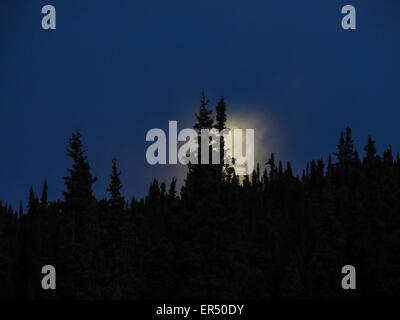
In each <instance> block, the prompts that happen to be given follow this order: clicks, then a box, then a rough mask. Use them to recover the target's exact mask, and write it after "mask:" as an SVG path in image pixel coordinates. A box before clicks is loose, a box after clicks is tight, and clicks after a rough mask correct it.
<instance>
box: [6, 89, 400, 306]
mask: <svg viewBox="0 0 400 320" xmlns="http://www.w3.org/2000/svg"><path fill="white" fill-rule="evenodd" d="M208 105H209V101H208V100H207V99H205V98H204V96H203V98H202V99H201V105H200V110H199V113H198V114H197V115H196V123H195V125H194V128H195V129H196V130H198V131H200V130H201V129H211V128H217V129H219V130H222V129H224V128H225V126H226V120H227V115H226V105H225V102H224V100H223V98H221V100H220V101H219V102H218V104H217V106H216V108H215V113H216V115H215V117H213V114H212V110H211V109H209V107H208ZM220 147H221V148H223V142H222V143H221V146H220ZM364 151H365V152H364V156H363V158H362V159H361V158H360V157H359V153H358V152H357V150H356V149H355V147H354V141H353V138H352V133H351V129H350V128H349V127H347V128H346V129H345V131H344V132H342V133H341V135H340V138H339V143H338V145H337V150H336V152H335V153H334V154H333V156H334V157H333V158H334V159H332V158H331V156H329V158H328V161H327V163H324V161H323V160H322V159H319V160H312V161H310V162H309V164H307V167H306V168H305V169H304V171H303V172H302V174H301V175H300V176H297V175H294V174H293V172H292V168H291V165H290V163H287V164H282V162H281V161H277V160H276V159H275V157H274V154H271V155H269V156H267V155H266V158H267V157H268V160H267V162H266V168H265V170H263V171H260V168H259V166H257V169H256V170H255V171H254V172H253V173H252V174H251V175H250V176H245V177H244V179H243V181H239V178H238V176H237V175H235V171H234V169H233V168H232V167H231V166H229V165H225V164H220V165H203V164H199V165H189V166H188V174H187V176H186V179H185V182H184V185H183V187H182V189H181V191H180V193H179V192H178V190H177V189H176V180H175V179H173V180H172V181H171V182H170V183H169V185H168V186H167V184H166V183H164V182H162V183H160V182H159V181H157V180H156V179H155V180H154V181H153V183H152V184H151V185H150V188H149V191H148V194H147V195H146V196H145V197H144V198H142V199H135V198H132V199H125V198H124V197H123V196H122V195H121V189H122V185H121V180H120V174H121V172H120V171H119V169H118V167H117V161H116V160H113V162H112V164H111V177H110V182H109V186H108V187H107V189H106V190H107V192H108V194H109V196H108V197H107V198H104V199H96V197H95V196H94V194H93V191H92V185H93V183H95V181H96V177H94V176H93V175H92V174H91V169H90V164H89V161H88V158H87V156H86V153H85V149H84V146H83V143H82V135H81V133H80V132H79V131H77V132H75V133H73V134H72V136H71V138H70V141H69V146H68V148H67V155H68V157H70V158H71V159H72V167H71V168H70V169H69V171H68V175H67V176H66V177H65V178H64V179H65V192H63V198H62V199H60V200H57V201H48V197H47V191H48V188H47V183H46V181H45V182H44V185H43V190H42V191H41V193H40V194H37V193H35V192H34V190H33V189H32V187H31V189H30V192H29V203H28V205H27V208H26V209H24V208H23V207H22V205H20V207H19V209H18V210H15V208H12V206H11V205H7V204H6V203H1V202H0V299H50V300H53V299H139V300H141V299H202V298H203V299H205V298H206V299H257V300H259V299H352V298H388V297H390V298H393V297H399V295H400V294H399V288H400V243H399V242H400V210H399V209H400V157H399V154H398V153H397V154H396V155H395V156H394V155H393V152H392V148H391V147H390V146H389V147H388V148H387V149H386V150H385V151H384V152H383V154H382V155H378V154H377V152H376V149H375V142H374V140H373V139H372V138H371V137H368V142H367V144H366V146H365V148H364ZM199 152H201V150H200V151H199ZM210 154H211V153H210ZM221 154H223V153H221ZM49 264H50V265H54V266H55V268H56V271H57V289H56V290H43V289H42V287H41V279H42V277H43V275H42V274H41V268H42V266H44V265H49ZM348 264H350V265H353V266H354V267H355V268H356V270H357V289H356V290H347V291H345V290H343V289H342V287H341V279H342V277H343V276H344V275H342V274H341V270H342V267H343V266H344V265H348Z"/></svg>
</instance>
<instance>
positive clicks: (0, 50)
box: [0, 0, 400, 205]
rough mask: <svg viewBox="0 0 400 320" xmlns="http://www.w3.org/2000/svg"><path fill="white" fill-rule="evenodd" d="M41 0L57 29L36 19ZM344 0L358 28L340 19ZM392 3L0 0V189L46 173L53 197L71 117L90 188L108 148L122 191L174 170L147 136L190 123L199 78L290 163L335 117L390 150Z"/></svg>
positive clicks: (396, 46) (20, 192) (100, 192)
mask: <svg viewBox="0 0 400 320" xmlns="http://www.w3.org/2000/svg"><path fill="white" fill-rule="evenodd" d="M46 4H51V5H54V6H55V7H56V10H57V29H56V30H43V29H42V28H41V19H42V17H43V15H42V14H41V8H42V6H44V5H46ZM346 4H352V5H354V6H355V7H356V10H357V30H347V31H345V30H343V29H342V28H341V19H342V17H343V15H342V14H341V8H342V6H344V5H346ZM399 13H400V2H399V1H394V0H373V1H368V0H363V1H356V0H349V1H347V0H346V1H338V0H324V1H321V0H313V1H312V0H304V1H297V0H292V1H284V0H283V1H266V0H262V1H252V0H248V1H237V0H202V1H188V0H182V1H173V0H171V1H166V0H159V1H154V0H146V1H144V0H118V1H110V0H93V1H89V0H69V1H65V0H63V1H62V0H46V1H38V0H29V1H28V0H1V1H0V146H1V157H0V199H1V200H2V201H3V202H11V203H12V204H14V205H15V204H18V202H19V200H23V201H24V203H26V200H27V197H28V190H29V187H30V185H33V186H34V188H35V191H37V192H41V187H42V184H43V180H44V179H45V178H46V179H47V180H48V183H49V196H50V199H57V198H60V197H61V192H62V190H64V181H63V176H65V175H67V169H68V168H69V167H70V165H71V161H70V159H68V158H67V157H66V152H65V148H66V146H67V143H68V138H69V136H70V135H71V133H72V132H73V131H74V130H76V129H78V128H79V129H80V130H81V131H82V133H83V135H84V143H85V147H86V148H87V149H88V156H89V161H90V163H91V165H92V171H93V173H94V174H95V175H97V176H98V178H99V180H98V182H96V183H95V185H94V188H95V192H96V195H97V196H99V197H103V196H105V191H104V190H105V189H106V187H107V183H108V178H109V174H110V169H111V159H112V158H113V157H114V156H115V157H117V159H118V161H119V165H120V168H121V170H122V173H123V175H122V181H123V184H124V194H125V195H126V196H128V197H131V196H132V195H135V197H137V198H139V197H142V196H144V195H145V193H146V192H147V190H148V186H149V183H150V182H151V180H152V179H153V178H154V177H157V178H159V179H160V180H166V181H167V182H168V183H169V181H170V179H171V177H172V176H174V175H178V176H180V179H182V177H183V174H182V172H183V171H182V168H177V167H176V166H155V167H153V166H150V165H148V164H147V163H146V158H145V154H146V148H147V146H148V145H149V143H147V142H146V141H145V136H146V132H147V131H148V130H150V129H152V128H163V129H166V128H167V127H168V121H169V120H178V125H179V129H182V128H185V127H191V126H192V125H193V122H194V113H195V112H197V111H198V106H199V100H200V93H201V90H202V88H204V90H205V92H206V95H207V96H208V97H209V98H210V100H211V106H212V107H214V106H215V104H216V102H217V100H218V99H219V97H220V96H221V95H224V96H225V100H226V102H227V108H228V115H229V114H230V113H231V112H232V113H233V114H236V115H238V116H237V117H239V118H240V117H248V118H251V119H257V121H258V122H257V126H256V128H255V129H256V136H257V130H258V131H259V132H264V133H263V137H262V139H261V140H262V141H263V143H262V144H260V143H259V144H258V145H256V148H257V150H258V152H259V153H262V154H263V158H265V159H266V158H267V155H268V154H269V153H270V152H275V153H276V154H277V157H278V158H279V159H282V160H283V161H288V160H290V161H291V162H292V165H293V167H294V169H295V172H297V173H300V172H301V169H302V168H303V167H304V166H305V164H306V162H307V161H308V160H311V159H314V158H320V157H321V156H323V157H324V158H325V159H326V157H327V156H328V154H329V153H332V152H334V151H335V148H336V145H337V142H338V137H339V133H340V131H341V130H343V129H344V128H345V126H346V125H350V126H351V127H352V129H353V132H354V137H355V139H356V142H357V143H356V145H357V147H358V149H359V150H361V149H362V146H363V145H364V144H365V143H366V140H367V135H368V134H371V135H372V136H373V137H374V139H375V140H377V148H378V151H379V152H381V151H382V150H383V148H385V147H386V146H387V145H388V144H392V146H393V149H394V151H396V152H397V151H400V139H399V135H400V126H399V121H400V102H399V100H400V77H399V75H400V41H399V31H400V20H399V19H398V18H399ZM265 132H267V133H265Z"/></svg>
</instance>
